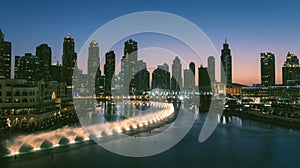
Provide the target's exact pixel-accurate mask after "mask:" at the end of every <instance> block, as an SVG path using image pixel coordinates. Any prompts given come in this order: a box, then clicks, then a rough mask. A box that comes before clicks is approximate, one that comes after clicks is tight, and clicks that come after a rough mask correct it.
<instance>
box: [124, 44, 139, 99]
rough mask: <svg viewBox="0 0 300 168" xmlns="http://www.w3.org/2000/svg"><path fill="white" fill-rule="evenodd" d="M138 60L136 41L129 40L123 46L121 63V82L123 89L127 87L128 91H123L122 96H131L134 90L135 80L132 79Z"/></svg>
mask: <svg viewBox="0 0 300 168" xmlns="http://www.w3.org/2000/svg"><path fill="white" fill-rule="evenodd" d="M137 59H138V44H137V42H136V41H134V40H132V39H129V40H128V41H126V42H125V45H124V55H123V57H122V62H121V78H122V79H121V80H122V84H123V85H124V86H123V87H124V88H126V87H125V86H129V90H128V91H127V90H123V92H124V94H127V93H128V92H129V94H133V93H134V92H135V90H136V85H137V82H136V79H135V78H134V76H135V74H136V72H137V66H138V65H137Z"/></svg>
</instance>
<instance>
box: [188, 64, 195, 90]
mask: <svg viewBox="0 0 300 168" xmlns="http://www.w3.org/2000/svg"><path fill="white" fill-rule="evenodd" d="M189 68H190V71H191V72H192V73H193V77H192V79H191V80H192V81H191V85H192V86H193V87H194V86H195V74H196V72H195V63H194V62H190V64H189Z"/></svg>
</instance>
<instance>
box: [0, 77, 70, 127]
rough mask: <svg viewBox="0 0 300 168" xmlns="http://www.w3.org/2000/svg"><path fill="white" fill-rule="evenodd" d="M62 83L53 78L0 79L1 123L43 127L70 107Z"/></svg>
mask: <svg viewBox="0 0 300 168" xmlns="http://www.w3.org/2000/svg"><path fill="white" fill-rule="evenodd" d="M65 88H66V84H65V83H59V82H57V81H44V80H41V81H28V80H24V79H6V80H5V79H1V80H0V114H1V122H0V124H1V126H2V127H6V126H8V125H7V123H8V122H9V123H10V124H9V125H10V126H11V127H14V128H29V127H39V128H41V127H43V126H45V124H50V123H49V122H51V123H52V122H56V121H55V119H57V117H62V116H63V115H67V111H69V110H70V109H73V106H72V104H71V103H70V102H69V101H68V100H69V99H68V97H67V94H66V89H65Z"/></svg>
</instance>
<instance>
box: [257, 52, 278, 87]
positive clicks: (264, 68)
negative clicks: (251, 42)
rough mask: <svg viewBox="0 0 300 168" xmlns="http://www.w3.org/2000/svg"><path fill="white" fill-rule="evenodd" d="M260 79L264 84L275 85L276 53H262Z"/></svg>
mask: <svg viewBox="0 0 300 168" xmlns="http://www.w3.org/2000/svg"><path fill="white" fill-rule="evenodd" d="M260 79H261V84H262V85H264V86H274V85H275V55H274V54H273V53H270V52H268V53H261V54H260Z"/></svg>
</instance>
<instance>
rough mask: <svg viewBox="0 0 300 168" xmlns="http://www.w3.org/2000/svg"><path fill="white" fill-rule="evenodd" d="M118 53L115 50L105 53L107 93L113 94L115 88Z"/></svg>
mask: <svg viewBox="0 0 300 168" xmlns="http://www.w3.org/2000/svg"><path fill="white" fill-rule="evenodd" d="M115 62H116V55H115V53H114V51H109V52H107V53H106V54H105V65H104V74H105V95H111V91H112V90H114V78H113V76H114V73H115Z"/></svg>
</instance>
